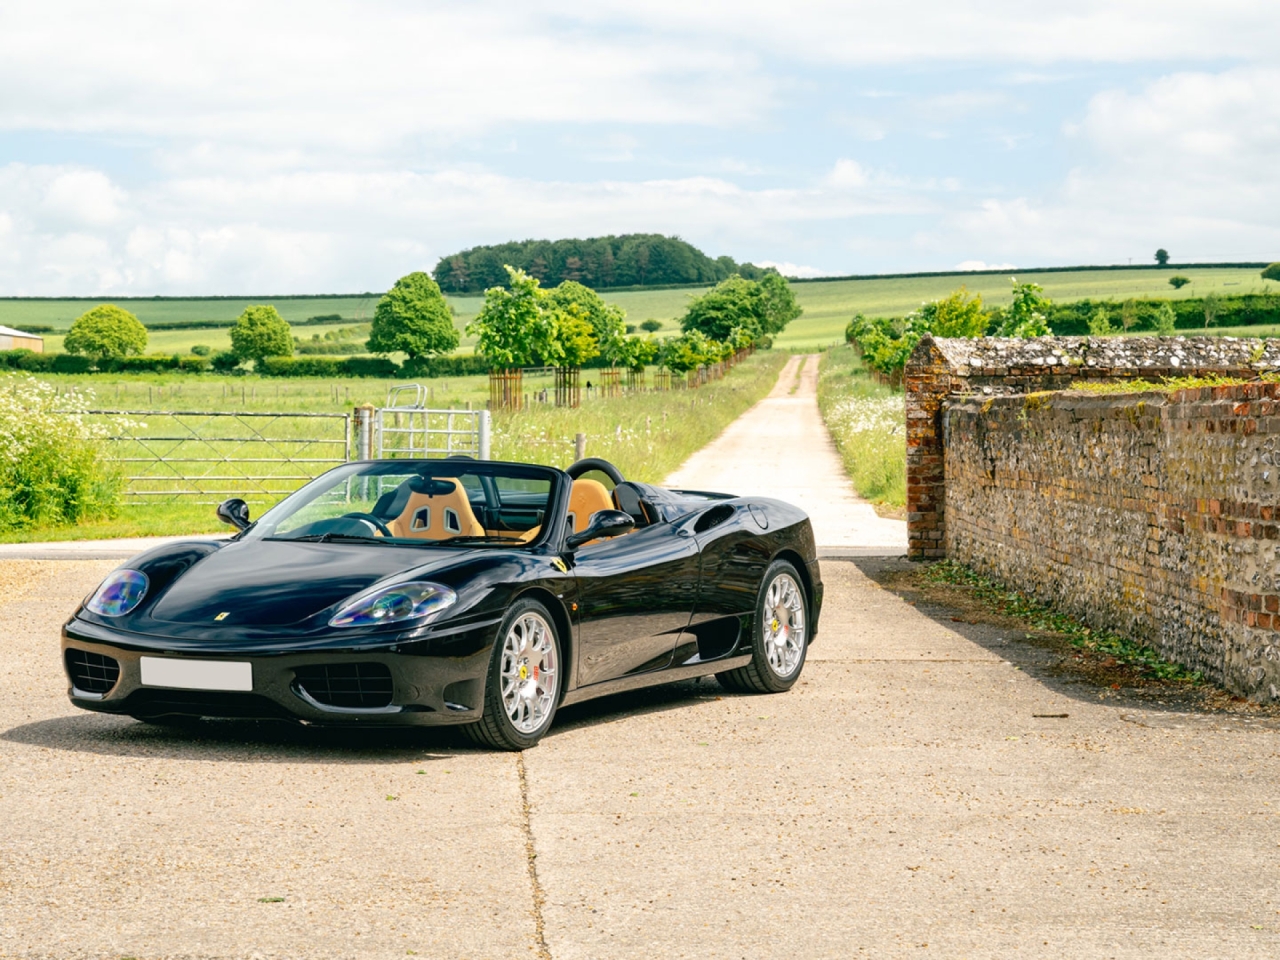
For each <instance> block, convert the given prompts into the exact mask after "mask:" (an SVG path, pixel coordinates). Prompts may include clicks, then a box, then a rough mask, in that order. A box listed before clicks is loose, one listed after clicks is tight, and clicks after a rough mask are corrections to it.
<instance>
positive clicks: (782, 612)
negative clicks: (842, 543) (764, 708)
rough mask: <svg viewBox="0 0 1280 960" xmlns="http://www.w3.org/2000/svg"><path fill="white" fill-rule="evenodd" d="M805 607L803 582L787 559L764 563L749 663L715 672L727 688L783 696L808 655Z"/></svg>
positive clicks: (797, 676) (798, 673)
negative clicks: (765, 568)
mask: <svg viewBox="0 0 1280 960" xmlns="http://www.w3.org/2000/svg"><path fill="white" fill-rule="evenodd" d="M808 612H809V604H808V600H807V598H806V597H805V592H804V580H802V579H801V578H800V574H799V572H798V571H797V570H796V568H795V566H793V565H792V564H791V563H788V562H787V561H786V560H775V561H774V562H773V563H771V564H769V569H768V570H766V571H765V574H764V579H763V580H762V581H761V583H760V596H759V597H757V598H756V615H755V618H754V620H753V621H752V625H751V662H750V663H749V664H747V665H746V666H745V667H739V668H738V669H737V670H729V671H726V672H724V673H717V674H716V679H717V680H719V681H720V685H721V686H723V687H724V688H725V689H726V690H732V691H734V692H736V693H783V692H784V691H787V690H790V689H791V688H792V687H793V686H794V685H795V682H796V681H797V680H798V679H800V671H801V670H803V669H804V660H805V655H806V654H807V653H808V651H809V616H808Z"/></svg>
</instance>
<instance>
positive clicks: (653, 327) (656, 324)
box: [640, 318, 662, 333]
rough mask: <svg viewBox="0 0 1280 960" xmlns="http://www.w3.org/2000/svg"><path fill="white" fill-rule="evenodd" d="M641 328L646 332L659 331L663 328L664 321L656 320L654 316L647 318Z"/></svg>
mask: <svg viewBox="0 0 1280 960" xmlns="http://www.w3.org/2000/svg"><path fill="white" fill-rule="evenodd" d="M640 329H641V330H644V331H645V332H646V333H657V332H658V331H659V330H661V329H662V321H661V320H654V319H653V318H650V319H648V320H646V321H645V322H644V323H642V324H640Z"/></svg>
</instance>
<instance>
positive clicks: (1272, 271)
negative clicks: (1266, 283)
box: [1262, 263, 1280, 280]
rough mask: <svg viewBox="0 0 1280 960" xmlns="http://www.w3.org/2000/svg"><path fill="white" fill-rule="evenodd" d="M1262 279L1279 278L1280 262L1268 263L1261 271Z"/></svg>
mask: <svg viewBox="0 0 1280 960" xmlns="http://www.w3.org/2000/svg"><path fill="white" fill-rule="evenodd" d="M1262 279H1263V280H1280V263H1269V264H1267V266H1266V269H1265V270H1263V271H1262Z"/></svg>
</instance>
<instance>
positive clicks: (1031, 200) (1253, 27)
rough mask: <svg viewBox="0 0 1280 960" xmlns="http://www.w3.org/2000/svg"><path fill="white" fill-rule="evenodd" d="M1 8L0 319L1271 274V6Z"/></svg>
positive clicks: (1277, 87) (1277, 42) (1277, 98)
mask: <svg viewBox="0 0 1280 960" xmlns="http://www.w3.org/2000/svg"><path fill="white" fill-rule="evenodd" d="M23 6H24V7H26V9H21V8H19V7H18V5H8V6H6V7H5V8H3V9H2V10H0V295H23V294H30V295H60V294H78V295H98V294H104V295H105V294H116V295H125V294H134V295H145V294H230V293H285V292H296V293H320V292H334V291H355V290H367V289H373V290H379V289H384V288H385V287H386V286H388V285H389V284H390V283H391V282H393V281H394V280H395V278H396V277H397V276H399V275H401V274H403V273H405V272H407V271H409V270H413V269H423V268H426V269H430V268H431V267H433V266H434V264H435V262H436V260H437V259H438V258H439V257H440V256H441V255H443V254H446V253H449V252H452V251H454V250H457V249H459V248H462V247H466V246H470V245H473V244H477V243H489V242H498V241H502V240H507V239H513V238H524V237H562V236H588V235H598V234H602V233H623V232H630V231H655V232H662V233H673V234H678V235H680V236H683V237H684V238H686V239H688V240H690V241H692V242H693V243H695V244H697V245H699V246H700V247H702V248H703V249H704V250H706V251H707V252H708V253H710V254H712V255H719V254H725V253H727V254H730V255H731V256H733V257H735V258H737V259H739V260H751V261H754V262H758V263H776V264H780V265H783V266H784V269H785V270H787V271H790V272H794V273H797V274H799V275H817V274H849V273H870V272H896V271H911V270H935V269H950V268H955V267H958V266H961V265H969V266H976V265H979V264H989V265H1005V264H1011V265H1015V266H1019V267H1028V266H1042V265H1053V264H1076V263H1124V262H1127V261H1128V259H1129V258H1132V259H1133V260H1134V261H1135V262H1146V261H1149V260H1150V258H1151V254H1152V252H1153V251H1154V250H1155V248H1156V247H1157V246H1164V247H1167V248H1168V249H1169V250H1170V251H1171V252H1172V254H1173V256H1174V259H1175V260H1239V259H1248V260H1259V259H1263V260H1271V259H1280V185H1277V182H1276V177H1275V173H1274V171H1275V167H1276V157H1277V156H1280V52H1278V51H1280V26H1277V22H1276V19H1277V18H1275V17H1274V16H1273V10H1271V9H1269V8H1268V6H1267V5H1264V4H1262V3H1258V2H1249V3H1245V2H1238V0H1222V2H1218V3H1215V4H1214V5H1212V6H1211V7H1210V6H1209V5H1206V4H1203V3H1197V4H1192V3H1182V2H1180V0H1167V2H1161V3H1155V2H1129V3H1126V2H1112V3H1100V2H1099V3H1055V4H1053V5H1034V4H1026V3H1014V2H1004V0H999V2H981V3H965V2H954V0H953V2H933V0H930V2H920V3H910V4H899V5H896V6H892V7H890V6H889V5H885V4H883V3H877V4H871V3H849V2H841V3H837V2H799V3H792V4H789V5H787V6H785V7H783V6H777V5H764V4H750V3H734V4H729V3H718V2H715V0H708V2H705V3H701V4H697V5H691V4H688V3H676V2H674V0H659V2H653V3H622V2H615V0H598V2H596V3H593V4H591V5H582V4H568V3H557V2H542V3H535V2H530V3H520V4H500V3H499V4H487V3H472V4H466V5H461V4H432V3H397V2H391V0H385V2H365V3H360V4H342V3H329V2H324V0H316V2H312V3H306V4H286V3H268V4H263V3H257V4H250V3H240V2H226V3H220V4H218V5H216V7H212V6H210V5H204V6H203V7H196V6H194V5H174V4H166V3H158V2H157V3H129V2H122V3H116V4H111V5H102V4H89V3H62V2H50V3H44V4H40V5H36V4H27V5H23Z"/></svg>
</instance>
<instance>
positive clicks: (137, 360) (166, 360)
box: [98, 353, 181, 373]
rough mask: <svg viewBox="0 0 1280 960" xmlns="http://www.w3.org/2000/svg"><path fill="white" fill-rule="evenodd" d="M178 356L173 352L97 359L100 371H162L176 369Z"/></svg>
mask: <svg viewBox="0 0 1280 960" xmlns="http://www.w3.org/2000/svg"><path fill="white" fill-rule="evenodd" d="M180 359H181V358H180V357H179V356H178V355H177V354H176V353H174V354H152V355H150V356H146V357H112V358H109V359H106V360H100V361H98V370H99V371H100V372H102V373H162V372H164V371H166V370H177V369H178V364H179V361H180Z"/></svg>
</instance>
